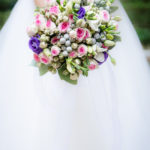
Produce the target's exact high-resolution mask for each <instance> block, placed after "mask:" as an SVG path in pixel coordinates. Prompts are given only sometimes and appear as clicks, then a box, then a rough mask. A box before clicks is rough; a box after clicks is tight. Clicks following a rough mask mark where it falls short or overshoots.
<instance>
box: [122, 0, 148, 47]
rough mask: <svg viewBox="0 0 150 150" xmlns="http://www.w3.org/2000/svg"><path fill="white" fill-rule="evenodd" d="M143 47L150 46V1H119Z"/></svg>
mask: <svg viewBox="0 0 150 150" xmlns="http://www.w3.org/2000/svg"><path fill="white" fill-rule="evenodd" d="M121 1H122V4H123V6H124V8H125V9H126V12H127V13H128V15H129V17H130V19H131V21H132V23H133V25H134V27H135V29H136V31H137V33H138V35H139V38H140V40H141V41H142V43H143V45H145V46H147V45H150V0H121Z"/></svg>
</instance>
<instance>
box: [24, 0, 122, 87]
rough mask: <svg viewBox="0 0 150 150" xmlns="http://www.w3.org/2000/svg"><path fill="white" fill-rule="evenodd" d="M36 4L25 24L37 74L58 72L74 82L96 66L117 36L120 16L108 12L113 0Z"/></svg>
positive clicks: (65, 0) (50, 1)
mask: <svg viewBox="0 0 150 150" xmlns="http://www.w3.org/2000/svg"><path fill="white" fill-rule="evenodd" d="M46 2H47V5H46V7H44V8H37V9H36V10H35V14H34V16H35V17H34V21H33V24H32V25H31V26H29V27H28V28H27V33H28V35H29V37H30V40H29V47H30V49H31V50H32V51H33V56H34V62H35V65H36V66H37V67H39V70H40V74H41V75H43V74H45V73H47V72H48V71H50V72H52V73H56V72H58V74H59V76H60V78H61V79H62V80H65V81H67V82H69V83H71V84H77V80H78V78H79V76H80V75H81V74H82V75H84V76H88V72H89V71H92V70H95V69H97V68H98V67H99V66H100V65H101V64H103V63H104V62H105V61H106V60H107V58H108V57H110V59H111V62H112V63H113V64H115V60H114V59H113V58H112V57H111V56H110V54H109V51H110V50H111V49H112V48H113V47H114V46H115V44H116V42H117V41H118V40H120V37H119V32H118V21H119V20H120V17H118V16H114V17H113V16H111V15H110V14H111V13H112V12H113V10H115V8H116V7H114V6H112V3H113V0H69V1H67V0H46Z"/></svg>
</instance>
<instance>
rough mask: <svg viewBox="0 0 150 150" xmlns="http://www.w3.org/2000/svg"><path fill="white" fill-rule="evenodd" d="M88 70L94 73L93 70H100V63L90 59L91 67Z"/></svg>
mask: <svg viewBox="0 0 150 150" xmlns="http://www.w3.org/2000/svg"><path fill="white" fill-rule="evenodd" d="M88 68H89V69H90V70H91V71H92V70H95V69H97V68H98V63H97V62H96V61H95V60H93V59H90V65H89V66H88Z"/></svg>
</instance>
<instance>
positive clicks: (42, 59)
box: [40, 54, 50, 65]
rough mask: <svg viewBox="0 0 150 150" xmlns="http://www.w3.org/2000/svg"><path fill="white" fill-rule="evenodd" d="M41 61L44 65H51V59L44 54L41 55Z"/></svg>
mask: <svg viewBox="0 0 150 150" xmlns="http://www.w3.org/2000/svg"><path fill="white" fill-rule="evenodd" d="M40 61H41V62H42V63H43V64H46V65H47V64H49V63H50V58H48V57H47V56H45V55H44V54H40Z"/></svg>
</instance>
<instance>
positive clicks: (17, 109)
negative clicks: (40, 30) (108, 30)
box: [0, 0, 150, 150]
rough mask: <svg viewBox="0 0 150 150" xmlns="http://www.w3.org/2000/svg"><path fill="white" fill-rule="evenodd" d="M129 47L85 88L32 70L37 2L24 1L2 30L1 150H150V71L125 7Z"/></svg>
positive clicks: (91, 76) (119, 48)
mask: <svg viewBox="0 0 150 150" xmlns="http://www.w3.org/2000/svg"><path fill="white" fill-rule="evenodd" d="M116 4H117V5H119V6H120V9H119V11H118V12H117V13H119V15H120V16H121V17H122V18H123V21H121V23H120V30H121V36H122V42H121V43H118V44H117V46H116V48H115V49H114V50H113V51H112V55H113V57H115V59H116V61H117V66H115V67H114V66H113V65H112V64H111V63H110V61H109V60H108V61H107V62H106V63H105V64H103V65H102V66H100V68H99V69H98V70H96V71H93V72H90V74H89V77H88V78H85V77H80V79H79V83H78V85H76V86H74V85H70V84H68V83H66V82H64V81H61V80H60V78H59V77H58V75H51V73H47V74H46V75H45V76H43V77H40V76H39V73H38V69H36V68H34V67H32V66H30V62H31V60H32V52H31V51H30V50H29V48H28V37H27V35H26V26H27V25H28V24H30V23H31V22H32V15H33V11H34V4H33V2H32V1H31V0H20V1H19V2H18V3H17V4H16V6H15V8H14V10H13V12H12V14H11V16H10V18H9V19H8V21H7V23H6V25H5V26H4V28H3V29H2V31H1V33H0V41H1V43H0V149H1V150H149V149H150V144H149V139H150V130H149V126H150V117H149V114H150V111H149V107H150V92H149V90H150V72H149V66H148V64H147V62H146V59H145V57H144V54H143V52H142V47H141V44H140V42H139V39H138V38H137V35H136V33H135V31H134V29H133V27H132V25H131V23H130V21H129V19H128V17H127V15H126V13H125V12H124V10H123V8H122V6H121V5H120V3H119V2H116Z"/></svg>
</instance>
